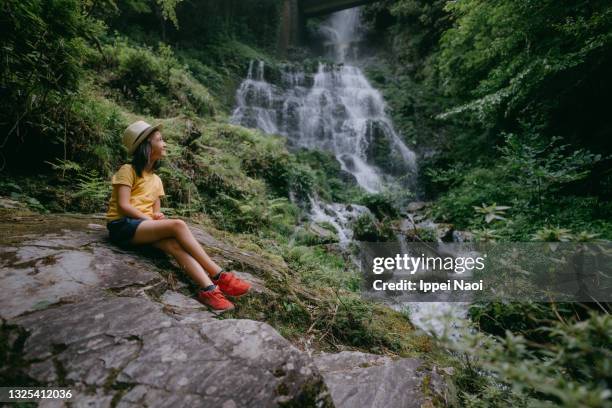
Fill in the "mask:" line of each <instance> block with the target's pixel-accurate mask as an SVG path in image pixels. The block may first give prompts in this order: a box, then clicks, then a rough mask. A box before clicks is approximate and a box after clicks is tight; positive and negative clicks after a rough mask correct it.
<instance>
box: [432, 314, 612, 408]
mask: <svg viewBox="0 0 612 408" xmlns="http://www.w3.org/2000/svg"><path fill="white" fill-rule="evenodd" d="M524 311H525V310H523V312H524ZM525 316H528V315H526V314H525V313H522V314H521V317H525ZM546 331H547V333H546V339H547V340H548V341H546V342H538V341H535V340H527V339H526V338H525V337H524V336H522V335H514V334H512V333H511V332H510V331H506V332H505V333H504V334H503V335H501V336H500V337H492V336H489V335H486V334H483V333H481V332H478V331H465V332H462V333H461V336H459V337H458V338H452V339H450V338H446V339H443V343H444V345H445V346H446V347H448V348H450V349H452V350H454V351H455V352H457V353H460V355H461V356H463V359H462V360H461V363H460V364H461V373H460V375H459V376H458V381H461V382H462V384H461V388H462V389H464V390H466V391H464V392H463V393H462V395H461V399H462V403H463V405H464V406H471V407H487V406H563V407H576V406H584V407H605V406H608V405H609V404H610V401H611V398H612V391H611V388H612V376H611V373H612V370H611V369H610V361H612V359H611V357H612V356H611V354H610V347H609V345H610V344H611V341H612V317H611V316H610V315H608V314H605V315H596V314H592V315H591V316H590V317H589V318H588V319H586V320H584V321H578V322H571V323H561V322H556V323H554V324H552V326H551V327H550V328H548V329H546Z"/></svg>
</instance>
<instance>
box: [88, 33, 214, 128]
mask: <svg viewBox="0 0 612 408" xmlns="http://www.w3.org/2000/svg"><path fill="white" fill-rule="evenodd" d="M98 63H99V64H101V65H102V68H103V69H105V70H107V71H108V72H109V74H108V76H109V81H108V84H109V85H110V86H111V87H112V88H114V89H116V90H117V91H119V93H118V94H117V96H118V100H119V101H120V102H122V103H123V104H125V105H126V106H128V107H130V108H132V109H134V110H136V111H138V112H140V113H143V114H147V115H154V116H157V117H168V116H175V115H177V114H178V113H180V112H182V113H187V114H189V113H195V114H197V115H201V116H208V115H214V113H215V112H216V109H217V107H216V103H215V101H214V100H213V98H212V97H211V95H210V94H209V92H208V90H207V89H206V88H205V87H204V86H202V84H200V83H199V82H198V81H196V80H195V79H194V78H193V77H192V76H191V74H190V73H189V72H188V71H187V70H186V69H185V67H183V66H182V65H181V64H180V63H179V61H178V59H177V58H176V57H175V56H174V52H173V51H172V49H171V48H170V47H169V46H167V45H165V44H163V43H160V44H158V47H157V49H156V50H153V49H152V48H147V47H137V46H132V45H130V44H129V42H128V41H127V40H125V39H122V38H117V39H115V41H114V43H113V44H110V45H107V46H105V48H104V60H101V61H98Z"/></svg>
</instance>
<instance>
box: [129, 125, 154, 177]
mask: <svg viewBox="0 0 612 408" xmlns="http://www.w3.org/2000/svg"><path fill="white" fill-rule="evenodd" d="M154 134H155V132H153V133H152V134H151V135H150V136H148V137H147V138H146V139H145V140H143V141H142V143H141V144H140V145H138V147H137V148H136V150H134V153H133V155H132V167H134V170H135V171H136V174H137V175H138V177H142V172H143V170H144V169H145V167H147V164H149V157H151V141H150V139H151V136H153V135H154ZM159 166H161V161H160V160H155V163H153V170H157V169H159Z"/></svg>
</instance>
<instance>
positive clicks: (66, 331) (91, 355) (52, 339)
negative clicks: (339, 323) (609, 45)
mask: <svg viewBox="0 0 612 408" xmlns="http://www.w3.org/2000/svg"><path fill="white" fill-rule="evenodd" d="M9 219H10V223H7V222H2V223H0V233H1V235H0V262H1V265H2V270H1V272H0V287H1V288H2V289H3V290H2V291H1V294H0V316H1V317H2V327H1V334H2V336H1V340H2V343H3V344H1V346H2V347H3V350H6V352H7V353H8V356H9V357H8V358H7V359H4V360H3V364H4V366H3V367H0V378H2V379H3V383H4V384H5V385H13V384H15V385H27V384H30V385H42V386H63V387H66V388H70V389H71V390H72V391H73V393H74V397H73V398H72V399H71V400H70V402H71V403H72V404H73V405H75V406H102V407H110V406H120V407H127V406H159V407H167V406H177V407H182V406H185V407H187V406H214V407H274V406H281V405H283V406H332V405H333V404H332V402H331V399H330V396H329V393H328V391H327V388H326V386H325V384H324V382H323V380H322V377H321V375H320V374H319V373H318V370H317V368H316V366H315V365H314V363H313V362H312V359H311V358H310V357H309V356H308V355H307V354H305V353H303V352H301V351H300V350H298V349H297V348H295V347H294V346H293V345H291V344H290V343H289V342H288V341H287V340H286V339H284V338H283V337H281V336H280V335H279V334H278V333H277V332H276V330H274V329H273V328H272V327H271V326H269V325H268V324H266V323H263V322H257V321H253V320H244V319H226V320H218V319H217V316H215V315H214V314H212V313H210V312H209V311H207V310H206V309H205V308H204V307H203V306H202V305H200V304H199V303H198V302H197V301H195V300H194V299H193V298H191V297H190V296H186V295H185V294H183V293H181V292H177V291H173V290H169V285H168V283H167V279H166V278H165V277H166V276H167V275H168V271H167V269H172V268H174V267H173V266H172V264H171V263H169V262H168V261H167V260H165V257H163V256H162V257H161V258H159V257H157V258H156V257H155V256H153V257H151V256H144V255H143V254H141V253H139V252H132V251H129V250H123V249H119V248H116V247H114V246H113V245H111V244H110V243H109V242H108V241H107V238H106V231H105V228H104V227H103V226H102V224H103V220H100V219H92V218H90V217H84V216H83V217H79V216H48V215H45V216H38V215H28V216H21V217H12V218H9ZM194 231H195V232H196V234H197V237H198V239H199V240H200V241H201V242H202V243H203V244H204V246H205V247H206V249H207V251H209V252H210V253H211V254H212V256H213V257H214V258H216V259H218V260H219V261H220V262H221V261H222V262H223V263H224V264H225V265H228V266H231V265H235V266H240V265H245V266H248V267H249V270H250V271H252V272H253V273H256V274H260V277H263V276H267V277H268V278H274V276H277V275H280V274H282V273H283V270H282V269H283V265H282V264H278V263H277V264H275V263H274V262H271V261H270V260H268V259H265V258H263V257H261V256H259V255H257V254H255V253H251V252H249V251H244V250H241V249H239V248H236V247H233V246H231V245H229V244H227V243H221V242H219V241H218V240H216V239H214V238H213V237H212V236H210V235H209V234H207V233H206V232H204V231H202V230H199V229H194ZM160 259H161V260H160ZM247 275H248V274H244V275H242V276H243V277H248V276H247ZM249 276H250V277H251V279H252V280H253V281H255V282H259V284H260V285H261V284H262V283H263V280H262V279H260V278H258V277H255V276H252V275H249ZM265 290H266V289H265V288H264V287H262V288H260V291H256V292H255V293H254V294H252V295H251V296H257V295H258V293H261V291H265ZM45 405H47V406H57V405H62V404H61V403H60V402H59V401H51V400H47V401H44V402H42V403H41V406H45Z"/></svg>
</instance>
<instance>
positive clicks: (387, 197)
mask: <svg viewBox="0 0 612 408" xmlns="http://www.w3.org/2000/svg"><path fill="white" fill-rule="evenodd" d="M358 203H359V204H361V205H365V206H366V207H368V208H369V209H370V211H372V213H373V214H374V215H375V216H376V217H377V218H379V219H381V218H384V217H390V218H397V217H398V216H399V206H398V203H397V201H396V197H395V195H394V194H393V193H391V192H390V191H385V192H384V193H379V194H368V193H366V194H363V195H362V196H361V197H360V199H359V201H358Z"/></svg>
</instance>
